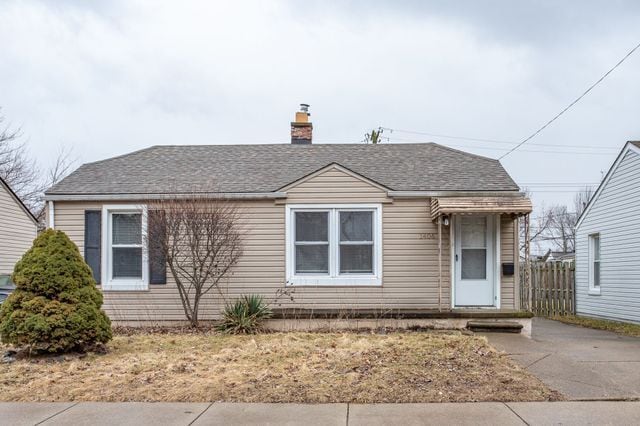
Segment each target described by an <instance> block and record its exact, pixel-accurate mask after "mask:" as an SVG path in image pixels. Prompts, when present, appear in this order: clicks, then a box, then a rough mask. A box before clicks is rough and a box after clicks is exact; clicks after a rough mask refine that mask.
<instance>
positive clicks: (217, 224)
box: [147, 195, 242, 327]
mask: <svg viewBox="0 0 640 426" xmlns="http://www.w3.org/2000/svg"><path fill="white" fill-rule="evenodd" d="M148 209H149V214H148V220H147V227H148V232H147V235H148V237H147V240H148V241H147V244H148V250H149V253H150V256H149V257H150V261H152V262H153V261H155V262H162V263H165V262H166V266H167V267H168V270H169V271H170V273H171V275H172V276H173V279H174V280H175V283H176V286H177V287H178V293H179V295H180V300H181V302H182V307H183V309H184V313H185V316H186V318H187V320H188V321H189V323H190V324H191V326H193V327H197V326H198V318H199V312H200V306H201V302H202V300H203V297H204V296H205V295H207V294H209V293H211V292H213V291H217V292H218V293H219V294H220V295H221V297H222V292H221V291H220V287H219V284H220V281H221V280H222V279H223V278H224V277H226V276H228V275H229V274H230V273H231V269H232V268H233V266H234V265H236V264H237V263H238V260H239V259H240V256H241V254H242V231H241V226H240V219H239V213H238V209H237V207H236V206H235V205H234V204H232V203H231V202H229V201H228V200H205V199H203V198H202V197H200V196H198V195H192V196H190V197H188V198H186V199H164V200H160V201H152V202H150V203H148Z"/></svg>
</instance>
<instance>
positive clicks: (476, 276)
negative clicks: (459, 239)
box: [460, 249, 487, 280]
mask: <svg viewBox="0 0 640 426" xmlns="http://www.w3.org/2000/svg"><path fill="white" fill-rule="evenodd" d="M461 261H462V264H461V266H460V268H461V272H462V279H463V280H484V279H486V278H487V250H485V249H462V259H461Z"/></svg>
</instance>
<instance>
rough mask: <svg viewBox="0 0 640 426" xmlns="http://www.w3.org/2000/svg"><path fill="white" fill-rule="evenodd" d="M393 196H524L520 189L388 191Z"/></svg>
mask: <svg viewBox="0 0 640 426" xmlns="http://www.w3.org/2000/svg"><path fill="white" fill-rule="evenodd" d="M387 195H388V196H389V197H393V198H425V197H524V196H525V195H526V194H525V193H524V192H520V191H387Z"/></svg>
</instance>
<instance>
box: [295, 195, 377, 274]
mask: <svg viewBox="0 0 640 426" xmlns="http://www.w3.org/2000/svg"><path fill="white" fill-rule="evenodd" d="M379 214H380V208H379V206H375V207H338V206H335V207H334V206H330V207H324V206H323V207H318V208H309V207H304V208H292V207H290V208H289V221H290V225H289V227H288V229H287V235H288V238H287V239H288V241H289V243H288V244H289V246H290V248H289V250H288V255H289V257H288V265H287V268H288V272H289V273H288V276H289V280H288V281H289V283H290V284H306V285H320V284H332V285H378V284H380V279H379V272H380V271H379V270H380V266H379V263H380V240H381V238H380V229H379V228H380V226H379V224H378V219H379V216H378V215H379Z"/></svg>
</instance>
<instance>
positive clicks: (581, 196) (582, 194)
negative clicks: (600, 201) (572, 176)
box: [573, 186, 594, 217]
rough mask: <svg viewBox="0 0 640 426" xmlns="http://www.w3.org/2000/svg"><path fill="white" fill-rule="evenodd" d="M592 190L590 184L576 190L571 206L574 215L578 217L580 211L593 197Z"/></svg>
mask: <svg viewBox="0 0 640 426" xmlns="http://www.w3.org/2000/svg"><path fill="white" fill-rule="evenodd" d="M593 194H594V190H593V187H591V186H585V187H584V188H582V190H581V191H578V192H577V193H576V195H575V196H574V197H573V208H574V209H575V212H576V217H580V215H582V212H583V211H584V209H585V208H586V207H587V204H589V201H591V197H593Z"/></svg>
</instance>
